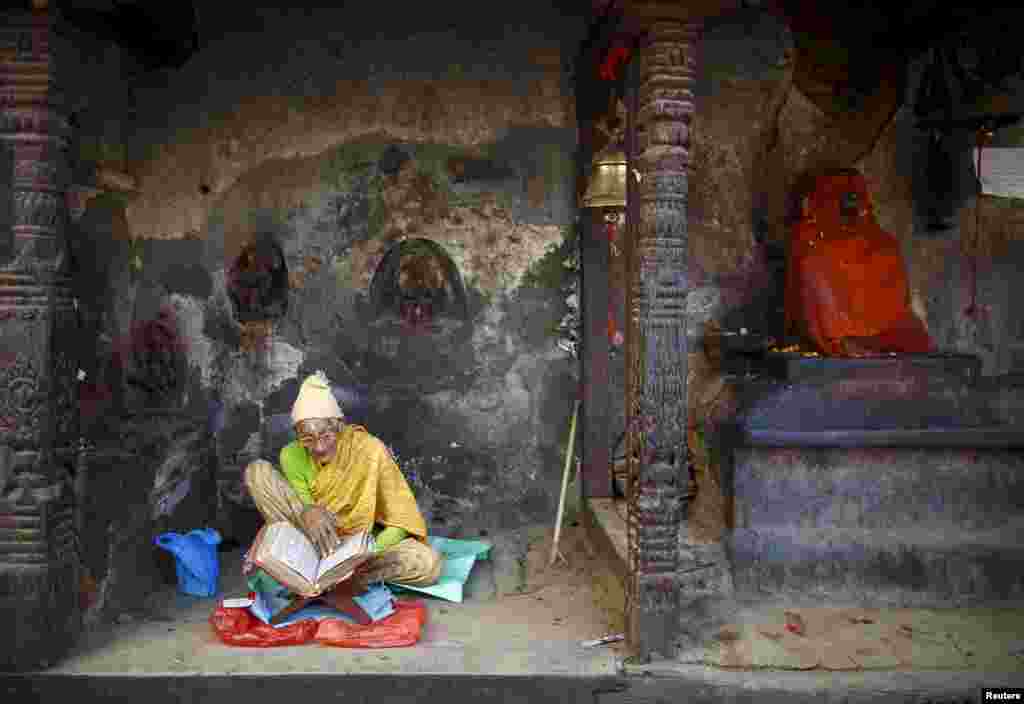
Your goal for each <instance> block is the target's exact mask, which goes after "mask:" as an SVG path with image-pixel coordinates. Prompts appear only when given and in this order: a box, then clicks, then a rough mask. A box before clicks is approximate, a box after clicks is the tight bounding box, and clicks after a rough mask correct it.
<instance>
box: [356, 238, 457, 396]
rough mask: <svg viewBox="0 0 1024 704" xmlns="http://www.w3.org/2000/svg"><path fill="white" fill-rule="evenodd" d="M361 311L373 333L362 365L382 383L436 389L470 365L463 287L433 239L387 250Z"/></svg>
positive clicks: (400, 244) (406, 242)
mask: <svg viewBox="0 0 1024 704" xmlns="http://www.w3.org/2000/svg"><path fill="white" fill-rule="evenodd" d="M363 315H364V320H365V322H366V323H367V327H368V328H369V329H370V331H371V333H370V340H369V345H368V348H367V360H366V367H367V369H368V370H369V371H370V372H371V374H373V375H374V376H375V377H376V378H377V379H379V380H381V381H383V382H384V383H388V382H390V385H395V386H405V385H409V384H415V385H417V386H418V387H421V388H423V387H424V385H426V386H428V387H431V388H432V389H434V390H438V389H440V388H444V387H445V386H446V385H450V384H451V382H452V380H453V378H454V377H455V376H456V375H457V374H460V373H461V372H464V371H466V370H469V369H472V368H473V359H472V350H471V349H470V348H469V347H468V346H467V345H466V343H467V342H468V341H469V339H470V338H471V336H472V334H473V330H472V324H471V320H470V314H469V305H468V302H467V299H466V289H465V287H464V286H463V283H462V277H461V276H460V275H459V271H458V268H457V267H456V265H455V263H454V262H453V261H452V259H451V257H449V256H448V254H447V253H446V252H445V250H444V248H443V247H442V246H441V245H439V244H437V243H436V242H434V241H432V240H427V239H419V238H416V239H407V240H404V241H402V242H400V243H398V244H396V245H394V246H393V247H391V249H390V250H388V252H387V253H386V254H385V255H384V257H383V258H382V259H381V261H380V264H379V265H378V266H377V270H376V271H375V272H374V275H373V279H372V281H371V283H370V294H369V304H368V306H366V307H365V308H364V311H363Z"/></svg>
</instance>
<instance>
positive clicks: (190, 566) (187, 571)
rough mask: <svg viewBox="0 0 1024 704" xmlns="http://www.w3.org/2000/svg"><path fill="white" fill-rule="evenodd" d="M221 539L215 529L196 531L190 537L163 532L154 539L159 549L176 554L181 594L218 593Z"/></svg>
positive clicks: (203, 594)
mask: <svg viewBox="0 0 1024 704" xmlns="http://www.w3.org/2000/svg"><path fill="white" fill-rule="evenodd" d="M220 540H221V538H220V533H218V532H217V531H215V530H213V529H212V528H203V529H198V528H197V529H196V530H193V531H190V532H189V533H188V534H187V535H181V534H179V533H163V534H162V535H158V536H157V537H156V538H155V539H154V542H155V543H156V544H157V546H159V547H161V548H163V549H164V550H167V551H168V552H169V553H171V554H172V555H174V566H175V569H176V570H177V573H178V591H180V592H182V593H184V594H191V595H192V596H215V595H216V594H217V592H218V591H219V582H220V559H219V557H218V555H217V545H218V544H219V543H220Z"/></svg>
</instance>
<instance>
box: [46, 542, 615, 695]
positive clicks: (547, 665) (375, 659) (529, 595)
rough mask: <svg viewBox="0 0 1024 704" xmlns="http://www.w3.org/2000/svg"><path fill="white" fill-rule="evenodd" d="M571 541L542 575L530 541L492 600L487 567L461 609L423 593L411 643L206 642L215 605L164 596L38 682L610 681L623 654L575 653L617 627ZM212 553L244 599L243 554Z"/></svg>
mask: <svg viewBox="0 0 1024 704" xmlns="http://www.w3.org/2000/svg"><path fill="white" fill-rule="evenodd" d="M576 533H578V535H577V534H574V532H573V530H572V529H570V530H569V531H568V532H567V533H564V534H563V541H562V542H561V545H562V546H563V549H562V552H563V554H564V555H565V556H566V558H567V561H568V562H567V563H559V564H558V565H556V566H555V567H554V568H550V569H549V568H547V566H546V565H545V564H543V560H542V559H541V558H542V556H543V555H544V554H546V545H547V546H549V545H550V539H548V540H547V541H545V539H544V537H543V536H542V535H535V540H534V545H533V549H532V550H531V553H530V558H531V561H532V563H533V564H532V568H533V569H531V574H530V575H529V576H528V581H527V583H526V585H524V587H525V589H524V590H523V592H522V593H518V594H507V595H497V594H495V590H494V587H493V584H494V582H495V578H494V575H493V569H494V567H493V565H492V563H491V561H490V560H485V561H480V562H478V563H477V564H476V565H475V566H474V574H473V578H472V579H471V582H470V584H468V585H467V598H466V600H465V601H464V602H463V603H461V604H456V603H451V602H446V601H442V600H439V599H434V598H431V597H427V598H426V603H427V607H428V620H427V624H426V626H425V627H424V632H423V634H422V639H421V642H420V643H419V644H417V645H416V646H413V647H409V648H392V649H376V650H373V649H348V648H331V647H322V646H319V645H317V644H307V645H303V646H298V647H279V648H266V649H264V648H239V647H229V646H227V645H224V644H223V643H221V642H220V641H219V640H218V639H217V638H216V636H215V634H214V632H213V630H212V627H211V626H210V624H209V621H208V619H209V616H210V614H211V612H212V611H213V609H214V607H215V606H216V604H217V600H216V599H200V598H196V597H190V596H187V595H183V594H179V593H177V591H176V590H175V589H173V588H168V589H166V590H164V591H163V592H161V593H158V594H156V595H154V596H153V597H152V598H151V599H150V601H149V603H148V605H147V608H146V609H145V611H144V612H139V613H137V614H133V615H125V616H122V617H121V618H120V619H119V620H120V622H119V623H114V624H107V625H103V626H97V627H95V628H93V629H92V630H90V631H89V632H87V633H86V634H85V636H84V637H83V638H82V639H81V641H80V642H79V643H78V645H77V646H76V648H75V649H74V651H73V653H72V654H71V656H70V657H68V658H66V659H65V660H64V661H62V662H61V663H59V664H58V665H57V666H55V667H54V668H51V669H50V670H48V671H47V674H63V675H87V674H91V675H100V674H115V673H116V674H119V675H126V674H137V675H159V674H183V673H201V674H229V673H230V674H260V675H267V674H271V673H278V674H295V673H335V674H357V673H362V674H373V673H381V674H384V673H394V672H402V673H403V674H435V675H437V674H444V675H506V674H515V675H573V676H602V675H614V674H617V673H618V672H619V671H620V670H621V661H622V658H623V655H624V653H623V648H624V646H622V645H621V644H618V645H614V646H611V647H608V646H605V647H599V648H584V647H581V645H580V641H582V640H586V639H593V638H597V637H600V636H602V635H605V634H606V633H607V632H608V629H609V628H618V630H620V631H621V625H617V624H616V623H615V615H614V614H611V615H609V613H608V612H607V609H606V608H605V606H604V605H603V603H601V602H602V601H604V600H606V598H605V597H603V596H602V592H601V591H600V590H597V591H595V590H594V589H592V588H590V584H589V582H592V581H595V580H594V578H593V575H592V573H591V570H589V569H583V568H584V566H585V564H584V563H585V562H587V558H586V554H585V552H584V551H583V550H582V549H581V547H580V545H579V544H578V539H579V538H580V537H581V536H582V530H579V531H576ZM545 543H546V545H545ZM221 557H222V574H221V589H222V592H223V595H224V596H244V595H245V593H246V591H247V588H246V586H245V583H244V579H243V578H242V575H241V553H240V552H233V553H223V554H222V556H221ZM401 598H411V597H409V596H407V595H403V596H402V597H401ZM612 598H613V599H614V597H612ZM620 618H621V617H620Z"/></svg>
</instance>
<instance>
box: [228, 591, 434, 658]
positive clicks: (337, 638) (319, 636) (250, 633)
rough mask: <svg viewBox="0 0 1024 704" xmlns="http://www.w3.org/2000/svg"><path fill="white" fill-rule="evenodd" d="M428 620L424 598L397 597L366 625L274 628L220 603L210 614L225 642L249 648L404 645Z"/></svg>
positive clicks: (310, 622)
mask: <svg viewBox="0 0 1024 704" xmlns="http://www.w3.org/2000/svg"><path fill="white" fill-rule="evenodd" d="M426 622H427V605H426V603H424V601H423V600H422V599H413V600H410V601H397V600H396V601H395V613H393V614H391V615H390V616H388V617H387V618H384V619H381V620H380V621H377V622H376V623H371V624H369V625H366V626H360V625H358V624H353V623H348V622H347V621H344V620H342V619H327V620H324V621H319V622H318V621H314V620H312V619H310V620H306V621H299V622H297V623H293V624H290V625H288V626H285V627H283V628H274V627H273V626H270V625H267V624H265V623H263V622H262V621H260V620H259V619H258V618H256V617H255V616H253V615H252V614H251V613H249V610H248V609H229V608H225V607H224V606H218V607H217V608H216V609H215V610H214V612H213V613H212V614H210V625H211V626H213V630H214V632H215V633H216V634H217V637H218V638H220V640H221V641H222V642H224V643H226V644H228V645H236V646H241V647H248V648H272V647H276V646H282V645H303V644H305V643H308V642H310V641H316V642H317V643H320V644H321V645H331V646H334V647H338V648H401V647H405V646H410V645H415V644H416V643H418V642H419V640H420V635H421V634H422V631H423V626H424V625H425V624H426Z"/></svg>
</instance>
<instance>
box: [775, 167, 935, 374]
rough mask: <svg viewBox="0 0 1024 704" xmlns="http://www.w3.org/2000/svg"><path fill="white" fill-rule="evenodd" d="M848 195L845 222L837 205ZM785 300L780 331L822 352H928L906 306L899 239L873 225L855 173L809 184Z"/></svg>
mask: <svg viewBox="0 0 1024 704" xmlns="http://www.w3.org/2000/svg"><path fill="white" fill-rule="evenodd" d="M851 191H852V192H854V193H856V194H857V205H858V211H857V214H856V215H853V216H850V217H848V218H847V219H845V220H844V218H843V217H842V216H841V214H840V202H841V199H842V197H843V194H845V193H847V192H851ZM785 296H786V298H785V308H786V334H788V335H797V336H799V337H801V338H803V339H804V341H806V342H808V343H811V344H812V345H814V347H815V348H816V349H817V350H818V351H820V352H822V353H823V354H826V355H831V356H846V355H847V354H849V353H850V352H849V350H848V347H847V343H848V342H849V343H856V346H858V347H860V348H862V349H865V350H870V351H874V352H901V353H926V352H931V351H933V350H934V343H933V342H932V340H931V337H930V336H929V335H928V332H927V330H926V329H925V327H924V324H923V323H922V322H921V320H920V319H919V318H918V317H917V315H916V314H915V313H914V312H913V311H912V310H911V308H910V289H909V284H908V282H907V275H906V270H905V268H904V265H903V257H902V254H901V253H900V247H899V242H898V241H897V240H896V238H895V237H893V236H892V235H890V234H889V233H887V232H885V231H884V230H883V229H882V228H881V227H879V226H878V223H877V222H875V219H874V216H873V214H872V208H871V197H870V195H869V194H868V191H867V186H866V184H865V182H864V177H863V176H861V175H860V174H858V173H856V172H844V173H839V174H830V175H827V176H821V177H819V178H818V179H817V180H816V182H815V188H814V191H813V192H812V193H811V194H810V195H809V196H808V199H807V205H806V208H805V212H804V217H803V218H802V219H801V220H800V221H799V222H798V223H797V224H796V226H795V227H794V228H793V236H792V239H791V241H790V247H789V252H788V254H787V265H786V291H785ZM851 338H855V339H851Z"/></svg>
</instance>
